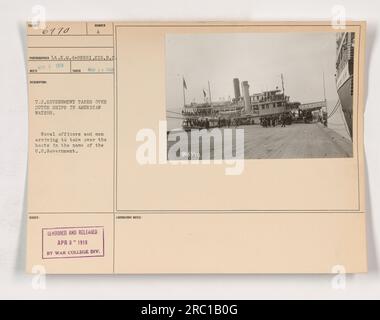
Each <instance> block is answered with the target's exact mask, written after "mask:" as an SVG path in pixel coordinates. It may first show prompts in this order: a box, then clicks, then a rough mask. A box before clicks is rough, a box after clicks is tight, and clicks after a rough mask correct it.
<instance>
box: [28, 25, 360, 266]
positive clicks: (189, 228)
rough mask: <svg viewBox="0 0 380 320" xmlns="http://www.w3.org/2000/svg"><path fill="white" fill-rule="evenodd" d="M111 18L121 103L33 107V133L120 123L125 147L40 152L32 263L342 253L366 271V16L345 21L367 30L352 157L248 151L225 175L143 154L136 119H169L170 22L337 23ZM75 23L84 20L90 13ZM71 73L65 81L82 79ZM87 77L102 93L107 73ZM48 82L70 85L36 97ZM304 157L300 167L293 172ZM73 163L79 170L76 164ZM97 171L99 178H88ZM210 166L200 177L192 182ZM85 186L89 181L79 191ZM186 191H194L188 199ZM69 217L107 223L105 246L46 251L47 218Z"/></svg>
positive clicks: (303, 258) (333, 261) (310, 259)
mask: <svg viewBox="0 0 380 320" xmlns="http://www.w3.org/2000/svg"><path fill="white" fill-rule="evenodd" d="M51 24H54V23H51ZM74 25H76V24H75V23H74ZM284 25H285V26H284ZM113 27H114V40H113V43H114V45H115V54H116V56H117V63H116V70H117V72H116V77H115V78H114V79H113V80H110V81H114V82H113V85H114V88H115V97H116V101H115V104H114V109H109V110H110V111H108V112H106V114H105V115H104V118H103V117H102V119H93V118H91V119H89V118H83V119H74V120H73V119H70V118H61V119H59V120H58V121H57V122H51V123H50V122H48V123H44V124H41V123H40V122H39V120H37V119H35V118H34V117H33V116H31V117H30V134H31V135H33V133H34V132H38V130H40V129H41V126H47V127H50V126H51V127H52V128H54V127H57V126H58V127H59V126H63V127H65V126H67V124H68V123H69V124H70V126H71V125H72V124H73V123H74V128H75V126H78V127H80V126H81V125H85V126H90V127H92V126H93V127H94V128H96V127H99V126H101V127H105V128H106V130H107V132H108V131H109V132H113V131H114V132H115V137H116V140H115V146H116V148H115V149H112V148H111V149H107V150H103V151H102V153H101V154H99V155H98V156H97V157H96V158H95V159H94V158H93V157H91V155H88V156H86V155H83V156H82V155H81V156H80V157H76V158H75V159H72V160H69V162H68V163H66V161H65V162H64V161H63V160H62V159H60V158H59V157H55V156H54V157H50V158H47V159H45V160H42V161H41V159H40V158H38V159H37V158H35V157H33V155H32V154H31V153H32V152H30V159H29V193H28V198H29V212H30V214H29V216H30V217H32V218H33V219H30V220H29V222H28V266H27V270H28V271H31V269H32V267H33V265H36V264H42V265H44V266H45V267H46V268H47V271H48V272H49V273H112V272H116V273H329V272H331V271H332V267H333V266H334V265H337V264H338V265H343V266H344V267H345V269H346V271H347V272H364V271H366V268H367V261H366V240H365V238H366V236H365V214H364V211H365V206H364V202H365V196H364V181H363V179H364V171H363V170H364V167H363V165H364V159H363V127H362V123H363V70H364V56H365V55H364V49H365V23H361V22H348V27H347V29H348V30H346V31H354V32H357V45H356V48H355V50H356V52H355V58H356V61H355V79H354V84H355V88H354V97H355V100H354V119H356V121H354V157H353V158H344V159H302V160H246V161H245V170H244V173H243V175H241V176H225V175H224V168H225V167H224V166H223V165H216V166H208V165H202V166H172V165H170V164H166V165H153V166H144V167H141V166H139V165H138V164H137V162H136V159H135V152H136V147H137V146H138V144H137V143H136V141H135V137H136V133H137V131H138V130H139V129H141V128H152V129H157V127H158V121H159V120H165V54H164V53H165V51H164V50H165V48H164V45H165V33H166V32H170V33H173V32H181V33H182V32H183V33H188V32H298V31H302V32H304V31H310V32H314V31H318V32H320V31H327V32H335V31H336V30H333V29H332V28H331V26H329V24H328V23H320V22H309V23H303V22H302V23H301V22H300V23H296V22H289V23H282V22H281V23H280V22H277V23H272V22H268V23H254V22H247V23H182V24H180V23H157V24H154V23H114V24H113ZM76 29H78V30H83V29H84V27H83V24H80V27H76ZM107 30H108V29H107ZM107 32H109V31H107ZM359 34H360V37H359ZM30 38H31V37H29V40H30ZM72 38H75V39H72ZM77 38H81V37H77V36H75V37H74V36H73V37H71V36H68V37H65V39H60V40H59V41H58V42H57V41H56V40H55V39H52V38H51V37H48V38H41V37H33V40H32V41H33V44H45V45H52V46H58V45H61V44H62V43H65V41H67V42H68V43H69V42H70V41H74V43H79V42H80V40H78V39H77ZM89 38H90V39H88V38H86V39H84V40H83V41H84V43H89V42H91V44H97V45H99V44H101V45H104V46H109V45H110V42H111V41H110V38H111V37H110V36H106V37H103V38H101V37H97V36H92V37H89ZM70 43H71V42H70ZM35 76H36V75H33V77H35ZM44 76H45V75H38V77H41V78H44ZM61 81H62V85H64V84H65V83H69V82H70V81H72V79H71V78H70V77H63V78H62V80H61ZM78 81H79V80H78ZM77 85H78V86H81V87H82V90H86V91H87V90H88V92H89V94H93V95H96V92H97V90H102V88H105V86H106V83H104V82H99V81H96V80H94V83H92V85H91V86H90V85H87V84H84V83H83V81H82V82H81V83H79V82H78V84H77ZM147 89H148V90H149V94H147V93H146V92H147ZM78 90H79V89H78ZM98 92H99V91H98ZM100 92H102V91H100ZM107 92H108V91H107ZM46 94H49V95H52V96H55V95H60V94H62V86H57V87H55V86H54V87H53V88H51V89H49V91H48V92H46V91H44V92H38V91H35V90H34V89H33V90H30V92H29V97H30V99H33V98H34V97H35V96H40V95H44V96H46ZM77 94H80V93H79V92H78V93H77ZM107 94H108V93H107ZM102 95H104V93H103V94H102ZM110 99H111V98H110ZM110 101H111V100H110ZM112 120H114V121H112ZM114 124H116V126H114ZM90 158H91V159H90ZM113 159H115V160H116V161H115V162H113ZM90 160H91V161H90ZM99 168H101V169H99ZM295 168H297V171H298V173H297V176H294V175H292V174H291V173H292V172H294V171H295V170H294V169H295ZM114 169H115V171H114ZM46 170H47V171H46ZM72 170H74V172H75V174H70V173H69V174H68V172H70V171H71V172H73V171H72ZM94 172H96V179H92V183H89V178H90V177H93V173H94ZM114 172H115V174H117V175H116V176H115V179H113V178H114V176H113V174H114ZM46 173H47V174H46ZM268 175H269V178H268ZM264 176H265V179H264ZM200 177H201V178H202V181H203V185H202V188H199V186H198V185H197V184H195V183H194V181H197V180H198V179H199V178H200ZM267 181H270V183H267ZM57 182H58V183H57ZM113 182H115V183H116V184H114V185H113ZM71 186H74V190H73V189H72V188H70V187H71ZM57 187H58V189H57ZM77 189H80V190H82V189H83V190H85V193H84V194H83V195H81V196H76V194H77ZM113 189H114V190H115V193H113ZM45 190H47V191H45ZM41 191H44V192H41ZM188 191H190V192H191V198H192V199H196V200H195V201H194V200H191V201H188V197H189V195H188V193H187V192H188ZM46 192H47V193H46ZM300 192H301V193H302V195H303V197H300V198H303V200H302V201H299V198H298V199H297V201H296V200H295V197H294V196H293V195H294V193H297V194H299V193H300ZM67 199H70V201H68V200H67ZM316 199H317V200H316ZM321 199H323V200H322V201H321ZM84 212H86V213H84ZM91 212H99V214H91ZM101 212H103V214H102V213H101ZM133 217H134V219H133ZM65 225H66V226H70V227H75V226H83V225H87V226H89V225H102V226H105V234H106V239H105V241H106V253H107V254H106V256H105V258H89V259H72V260H70V259H65V260H55V261H46V260H45V261H42V260H41V255H40V253H41V248H40V246H41V245H40V242H41V238H40V234H41V229H42V228H46V227H56V226H65ZM110 248H112V249H113V250H110ZM91 259H92V260H91ZM69 260H70V261H69Z"/></svg>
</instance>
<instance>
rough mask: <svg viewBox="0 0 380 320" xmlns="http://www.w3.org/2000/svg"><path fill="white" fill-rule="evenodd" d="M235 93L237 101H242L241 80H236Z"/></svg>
mask: <svg viewBox="0 0 380 320" xmlns="http://www.w3.org/2000/svg"><path fill="white" fill-rule="evenodd" d="M233 81H234V91H235V99H236V100H239V99H240V83H239V82H240V81H239V78H234V80H233Z"/></svg>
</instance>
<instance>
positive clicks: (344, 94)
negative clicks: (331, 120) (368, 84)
mask: <svg viewBox="0 0 380 320" xmlns="http://www.w3.org/2000/svg"><path fill="white" fill-rule="evenodd" d="M352 82H353V78H352V76H350V77H349V78H348V79H347V81H346V82H345V83H344V84H343V85H342V86H341V87H340V88H339V89H338V96H339V100H340V104H341V105H342V111H343V114H344V118H345V120H346V124H347V127H348V130H349V132H350V136H351V138H352V122H353V121H352V104H353V99H352Z"/></svg>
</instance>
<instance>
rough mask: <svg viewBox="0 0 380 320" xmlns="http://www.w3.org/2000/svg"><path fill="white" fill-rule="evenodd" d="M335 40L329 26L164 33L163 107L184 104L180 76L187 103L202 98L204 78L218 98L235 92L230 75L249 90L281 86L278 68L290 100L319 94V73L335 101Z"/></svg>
mask: <svg viewBox="0 0 380 320" xmlns="http://www.w3.org/2000/svg"><path fill="white" fill-rule="evenodd" d="M335 46H336V34H335V33H333V32H323V33H320V32H309V33H304V32H302V33H300V32H292V33H290V32H289V33H213V34H212V33H210V34H167V36H166V99H167V100H166V105H167V109H180V108H182V107H183V91H182V77H183V78H184V79H185V81H186V84H187V90H186V103H189V102H192V101H196V102H202V101H203V99H204V98H203V89H205V91H206V92H208V87H207V82H208V81H210V86H211V96H212V100H213V101H217V100H220V99H228V98H229V97H231V98H232V97H234V90H233V83H232V79H233V78H235V77H236V78H239V79H240V81H244V80H247V81H248V82H249V85H250V94H253V93H258V92H261V91H263V90H271V89H275V88H276V87H279V88H282V85H281V74H283V76H284V86H285V93H286V95H289V96H290V100H291V101H299V102H301V103H308V102H313V101H321V100H323V99H324V93H323V73H324V74H325V84H326V98H327V100H329V101H337V99H338V96H337V93H336V86H335V76H334V75H335V56H336V53H335V50H336V48H335Z"/></svg>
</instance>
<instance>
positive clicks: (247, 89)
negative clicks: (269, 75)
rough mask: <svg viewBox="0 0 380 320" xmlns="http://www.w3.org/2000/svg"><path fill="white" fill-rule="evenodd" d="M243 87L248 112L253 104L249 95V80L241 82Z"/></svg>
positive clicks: (245, 107)
mask: <svg viewBox="0 0 380 320" xmlns="http://www.w3.org/2000/svg"><path fill="white" fill-rule="evenodd" d="M241 89H242V91H243V97H244V110H245V111H246V112H249V108H250V106H251V101H250V100H251V99H250V97H249V84H248V81H243V82H242V83H241Z"/></svg>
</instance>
